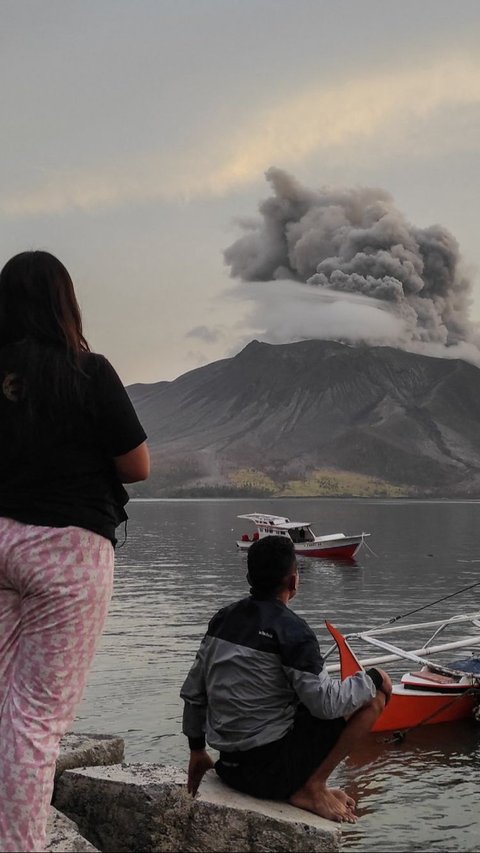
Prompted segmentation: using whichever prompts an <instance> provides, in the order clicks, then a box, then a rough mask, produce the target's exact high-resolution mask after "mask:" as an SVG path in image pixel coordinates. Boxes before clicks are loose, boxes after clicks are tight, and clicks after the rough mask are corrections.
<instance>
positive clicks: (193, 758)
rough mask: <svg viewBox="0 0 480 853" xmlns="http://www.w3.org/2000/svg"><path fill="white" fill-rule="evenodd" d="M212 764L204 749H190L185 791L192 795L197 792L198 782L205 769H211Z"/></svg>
mask: <svg viewBox="0 0 480 853" xmlns="http://www.w3.org/2000/svg"><path fill="white" fill-rule="evenodd" d="M213 766H214V765H213V761H212V759H211V758H210V756H209V754H208V752H207V751H206V750H205V749H194V750H192V752H191V753H190V761H189V762H188V782H187V791H188V793H189V794H191V795H192V797H194V796H195V794H196V793H197V791H198V788H199V785H200V782H201V781H202V779H203V777H204V775H205V773H206V772H207V770H211V769H212V767H213Z"/></svg>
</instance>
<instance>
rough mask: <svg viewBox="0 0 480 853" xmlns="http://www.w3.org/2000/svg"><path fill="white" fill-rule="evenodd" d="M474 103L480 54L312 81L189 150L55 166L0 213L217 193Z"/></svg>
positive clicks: (456, 139) (456, 138)
mask: <svg viewBox="0 0 480 853" xmlns="http://www.w3.org/2000/svg"><path fill="white" fill-rule="evenodd" d="M479 104H480V58H477V57H475V58H469V57H452V58H447V59H445V58H442V59H440V60H436V61H432V62H431V64H430V65H427V64H425V65H424V66H422V67H418V66H417V67H411V68H408V69H394V70H391V69H389V70H386V71H384V72H382V73H376V74H370V75H365V76H363V77H361V78H359V79H355V80H352V81H348V82H343V83H338V84H336V85H326V84H325V85H318V84H314V85H311V86H307V87H306V88H304V90H303V91H302V92H300V93H298V94H297V95H295V96H288V97H286V98H283V99H280V100H279V101H278V102H277V103H276V104H275V105H274V106H272V107H271V108H270V109H268V110H261V111H258V110H257V111H255V109H252V113H251V117H250V120H248V121H246V122H245V121H243V123H242V126H241V127H240V128H239V127H235V126H234V124H233V123H232V125H231V129H230V128H228V127H225V128H224V130H223V133H222V134H221V135H219V134H218V133H217V134H216V136H215V138H212V137H211V136H205V138H204V139H203V140H199V139H198V138H197V139H196V140H195V149H194V150H192V148H191V147H187V148H186V149H185V150H183V151H181V152H174V153H172V152H155V153H143V154H142V155H141V156H138V157H132V158H130V159H124V160H122V161H116V162H115V161H113V162H109V163H103V164H101V165H100V166H99V167H98V168H97V169H91V170H88V171H87V170H67V171H65V170H64V171H62V172H57V173H54V172H52V173H51V174H50V175H49V177H48V180H45V181H44V182H41V183H38V184H37V186H35V187H32V188H30V189H28V190H26V189H24V190H16V191H12V192H10V193H9V192H8V191H7V192H5V193H4V194H3V196H2V198H1V200H0V214H2V215H3V216H7V217H23V216H31V215H41V214H52V213H62V212H64V211H67V210H69V209H72V208H79V209H81V210H86V211H90V210H97V209H102V208H103V209H104V208H110V207H115V206H119V205H124V204H127V203H143V202H147V201H152V200H155V199H166V200H175V199H190V198H194V197H198V196H200V197H203V196H212V195H222V194H224V193H227V192H229V191H231V190H233V189H235V188H240V187H242V186H245V185H248V184H250V183H252V182H254V181H256V180H258V178H259V176H260V175H261V173H263V172H264V171H265V169H266V168H267V167H268V165H269V164H270V163H271V162H272V161H275V162H277V163H282V165H283V166H285V167H291V166H294V165H295V164H298V163H299V162H301V161H302V160H304V159H305V158H306V157H308V156H309V155H311V154H312V153H314V152H325V154H326V155H327V154H328V152H329V151H331V152H338V150H339V148H342V147H343V148H344V149H345V150H349V149H350V148H352V147H354V146H355V144H356V143H358V142H359V141H365V140H366V141H368V140H371V141H372V143H373V142H374V141H376V142H377V143H378V141H379V140H380V141H381V140H382V138H383V139H385V140H386V141H387V145H388V146H390V149H389V150H392V149H391V146H392V145H393V146H394V147H395V146H396V147H398V146H399V145H403V146H406V147H407V149H408V144H409V143H408V131H409V129H411V127H412V125H414V124H415V123H418V122H431V121H432V120H433V119H434V117H435V116H437V117H439V118H440V119H441V120H442V121H443V120H444V118H445V113H446V112H448V110H451V109H453V110H454V111H458V108H468V109H471V108H472V106H478V105H479ZM477 136H478V134H477ZM477 142H478V138H475V139H470V138H469V137H467V138H465V135H464V134H463V132H462V125H461V123H459V127H458V132H455V128H450V134H449V144H450V145H452V146H455V145H457V144H458V145H461V146H465V145H476V144H477ZM374 147H375V146H373V145H372V149H373V148H374ZM410 153H412V154H413V153H414V149H412V150H411V151H410Z"/></svg>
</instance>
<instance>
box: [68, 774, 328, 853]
mask: <svg viewBox="0 0 480 853" xmlns="http://www.w3.org/2000/svg"><path fill="white" fill-rule="evenodd" d="M185 784H186V775H185V773H183V771H181V770H179V769H178V768H175V767H165V766H163V765H159V764H147V765H141V764H132V765H122V766H113V767H94V768H88V769H82V770H67V771H65V772H64V773H63V774H62V776H61V777H60V779H59V780H58V782H57V788H56V794H55V801H54V802H55V806H56V807H57V808H59V809H60V810H61V811H62V812H65V813H66V814H68V815H69V817H71V818H72V819H73V820H75V822H76V823H78V826H79V828H80V831H81V833H82V835H84V836H85V837H86V838H88V839H90V841H92V842H93V843H94V844H95V845H96V846H97V847H98V848H99V849H100V850H103V851H105V853H110V851H111V853H128V851H132V853H133V851H142V853H179V851H182V853H215V852H216V851H219V853H229V851H232V853H233V851H236V853H269V851H275V853H283V851H285V853H287V851H288V853H310V852H312V853H313V851H316V853H322V851H336V850H338V849H339V847H340V840H341V831H340V828H339V826H338V824H335V823H332V822H331V821H328V820H324V819H323V818H320V817H317V816H315V815H312V814H309V813H308V812H304V811H302V810H300V809H295V808H293V807H292V806H289V805H287V804H286V803H280V802H270V801H266V800H255V799H253V798H252V797H248V796H246V795H244V794H238V793H237V792H235V791H232V790H231V789H229V788H227V787H226V786H224V785H223V783H222V782H221V781H220V780H219V779H218V778H217V776H216V774H215V772H214V771H211V772H210V773H208V774H207V775H206V777H205V779H204V781H203V782H202V786H201V788H200V793H199V795H198V797H197V798H196V799H195V800H192V798H191V797H190V796H189V795H188V794H187V790H186V786H185Z"/></svg>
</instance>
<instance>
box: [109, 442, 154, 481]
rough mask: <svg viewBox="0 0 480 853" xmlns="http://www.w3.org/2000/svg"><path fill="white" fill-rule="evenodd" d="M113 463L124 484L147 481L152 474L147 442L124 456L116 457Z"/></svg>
mask: <svg viewBox="0 0 480 853" xmlns="http://www.w3.org/2000/svg"><path fill="white" fill-rule="evenodd" d="M113 462H114V465H115V470H116V472H117V474H118V477H119V479H120V481H121V482H122V483H138V482H139V481H140V480H146V479H147V477H148V475H149V474H150V453H149V450H148V447H147V442H146V441H144V442H142V444H139V445H138V447H134V449H133V450H130V451H129V452H128V453H124V454H123V455H122V456H115V457H114V459H113Z"/></svg>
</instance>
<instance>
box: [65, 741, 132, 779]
mask: <svg viewBox="0 0 480 853" xmlns="http://www.w3.org/2000/svg"><path fill="white" fill-rule="evenodd" d="M124 757H125V742H124V740H123V738H121V737H114V736H113V735H97V734H72V733H69V734H66V735H65V736H64V737H63V738H62V740H61V741H60V755H59V756H58V760H57V767H56V770H55V777H57V776H59V775H60V773H63V771H64V770H72V769H73V768H75V767H97V766H99V765H109V764H120V763H121V762H122V761H123V759H124Z"/></svg>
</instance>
